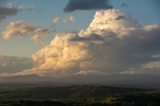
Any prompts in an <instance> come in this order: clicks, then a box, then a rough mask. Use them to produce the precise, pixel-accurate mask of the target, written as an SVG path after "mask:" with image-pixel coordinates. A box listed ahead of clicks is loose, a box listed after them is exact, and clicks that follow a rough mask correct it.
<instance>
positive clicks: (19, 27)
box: [3, 21, 51, 43]
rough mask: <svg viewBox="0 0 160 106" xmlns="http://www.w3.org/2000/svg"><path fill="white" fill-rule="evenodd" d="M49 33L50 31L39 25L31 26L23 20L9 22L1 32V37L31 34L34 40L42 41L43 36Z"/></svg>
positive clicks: (9, 37)
mask: <svg viewBox="0 0 160 106" xmlns="http://www.w3.org/2000/svg"><path fill="white" fill-rule="evenodd" d="M50 34H51V31H49V30H48V29H45V28H43V27H41V26H32V25H29V24H28V23H26V22H24V21H14V22H11V23H10V24H9V25H8V26H7V28H6V30H5V31H4V32H3V39H5V40H8V39H11V38H14V37H26V36H32V40H33V41H34V42H40V43H43V38H44V37H45V36H48V35H50Z"/></svg>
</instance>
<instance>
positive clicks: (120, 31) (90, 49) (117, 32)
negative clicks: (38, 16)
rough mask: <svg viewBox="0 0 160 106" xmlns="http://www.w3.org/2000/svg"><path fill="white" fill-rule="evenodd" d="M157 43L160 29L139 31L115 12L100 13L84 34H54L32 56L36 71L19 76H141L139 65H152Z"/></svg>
mask: <svg viewBox="0 0 160 106" xmlns="http://www.w3.org/2000/svg"><path fill="white" fill-rule="evenodd" d="M159 39H160V25H147V26H144V27H141V25H140V24H138V22H137V21H135V20H133V19H132V18H130V16H128V15H127V14H125V13H122V12H120V11H119V10H116V9H111V10H101V11H98V12H96V14H95V16H94V19H93V21H92V22H91V24H90V26H89V27H88V28H87V29H86V30H85V31H81V32H80V33H79V34H76V33H70V34H57V35H56V36H55V38H54V39H53V41H52V42H51V43H50V44H49V45H47V46H46V47H44V48H42V49H41V50H39V51H38V52H37V53H35V54H33V60H34V61H35V62H37V67H35V68H33V69H32V70H30V71H25V72H22V73H21V74H24V73H30V74H33V73H34V74H38V75H42V76H45V75H47V76H48V75H49V76H54V77H59V76H70V75H77V74H95V75H108V74H109V75H110V74H128V73H132V74H134V73H141V72H142V70H143V68H142V67H143V65H144V64H147V63H151V62H154V61H155V58H153V55H155V54H159V52H160V51H159V49H160V47H159V46H158V45H160V42H159ZM134 69H136V70H134ZM143 71H144V70H143ZM152 72H153V73H152V74H154V71H152ZM98 73H99V74H98ZM143 73H145V71H144V72H143ZM155 74H156V73H155Z"/></svg>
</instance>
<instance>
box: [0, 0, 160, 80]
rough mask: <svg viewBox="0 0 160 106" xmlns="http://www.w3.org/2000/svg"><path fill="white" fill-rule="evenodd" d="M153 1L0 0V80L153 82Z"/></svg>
mask: <svg viewBox="0 0 160 106" xmlns="http://www.w3.org/2000/svg"><path fill="white" fill-rule="evenodd" d="M159 3H160V2H159V0H0V33H1V37H0V78H2V77H7V78H8V77H14V76H30V75H36V76H39V77H41V78H44V77H45V78H48V77H52V78H58V79H59V78H71V80H72V81H74V78H79V77H77V76H81V78H82V79H83V78H84V77H85V78H89V79H90V80H87V81H90V82H93V81H95V77H96V78H100V79H99V80H98V79H97V81H99V82H103V81H107V80H109V81H111V80H115V79H116V80H117V79H118V80H120V79H123V80H124V79H125V80H126V79H127V80H128V81H130V79H132V80H133V79H136V78H137V77H138V78H139V77H140V78H141V79H142V82H145V81H146V79H145V78H144V77H145V76H146V75H148V76H150V77H152V80H153V82H154V81H155V79H154V78H157V77H155V76H158V77H159V76H160V72H159V70H160V47H159V45H160V42H159V39H160V20H159V19H160V13H159ZM112 76H118V77H119V78H117V77H112ZM121 76H123V77H121ZM128 76H129V77H128ZM107 78H111V79H107ZM114 78H115V79H114ZM148 80H149V79H148ZM156 80H158V79H156ZM79 81H80V80H79ZM159 81H160V80H159Z"/></svg>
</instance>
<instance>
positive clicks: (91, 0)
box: [64, 0, 113, 12]
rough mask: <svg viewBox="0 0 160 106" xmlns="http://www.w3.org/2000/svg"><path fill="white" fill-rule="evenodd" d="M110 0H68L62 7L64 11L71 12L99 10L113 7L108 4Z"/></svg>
mask: <svg viewBox="0 0 160 106" xmlns="http://www.w3.org/2000/svg"><path fill="white" fill-rule="evenodd" d="M109 1H110V0H69V2H68V4H67V5H66V7H65V8H64V12H72V11H75V10H99V9H111V8H113V7H112V6H111V5H110V4H109Z"/></svg>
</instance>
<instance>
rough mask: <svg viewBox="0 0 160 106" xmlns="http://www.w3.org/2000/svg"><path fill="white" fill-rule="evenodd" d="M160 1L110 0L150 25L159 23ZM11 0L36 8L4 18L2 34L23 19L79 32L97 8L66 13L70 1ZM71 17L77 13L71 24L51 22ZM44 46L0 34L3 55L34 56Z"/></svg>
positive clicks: (142, 22)
mask: <svg viewBox="0 0 160 106" xmlns="http://www.w3.org/2000/svg"><path fill="white" fill-rule="evenodd" d="M157 1H158V0H134V1H132V0H111V1H110V2H111V4H112V5H113V6H114V7H115V8H118V9H121V10H122V11H125V12H127V13H128V14H129V15H131V16H132V17H133V18H134V19H136V20H138V22H139V23H141V24H142V25H147V24H153V23H160V21H159V18H160V13H159V11H158V9H157V8H159V7H158V5H157ZM8 2H10V3H13V4H14V5H16V6H25V7H26V8H34V9H33V10H31V11H27V10H23V11H21V12H19V13H18V14H16V15H14V16H11V17H8V18H6V19H4V20H3V22H2V23H1V25H0V27H1V28H0V33H2V32H3V31H4V30H5V28H6V27H7V25H8V24H9V23H10V22H12V21H17V20H23V21H26V22H28V23H32V24H34V25H42V26H43V27H45V28H49V29H50V30H57V32H64V33H66V32H69V31H72V30H77V31H80V30H81V29H85V28H87V27H88V25H89V24H90V22H91V20H92V18H93V15H94V13H95V10H89V11H74V12H71V13H64V12H63V8H64V7H65V5H66V4H67V2H68V0H54V1H53V0H47V1H46V0H45V1H44V0H13V1H8ZM123 3H126V4H128V6H127V7H122V6H121V5H122V4H123ZM68 16H74V17H75V18H76V22H74V23H68V24H63V23H61V24H54V23H52V20H53V18H54V17H61V18H65V17H68ZM144 17H145V18H144ZM84 21H85V22H84ZM55 34H56V33H52V34H51V35H50V36H48V37H47V38H46V39H45V44H48V43H49V42H50V41H51V40H52V38H53V37H54V36H55ZM43 46H44V45H39V44H35V43H33V42H32V41H31V40H30V38H25V39H24V38H20V39H19V38H14V39H10V40H7V41H5V40H3V39H2V34H1V39H0V55H7V56H18V57H19V56H20V57H30V58H31V56H32V54H33V53H34V52H36V51H37V50H38V49H40V48H41V47H43ZM15 49H16V50H15Z"/></svg>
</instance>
